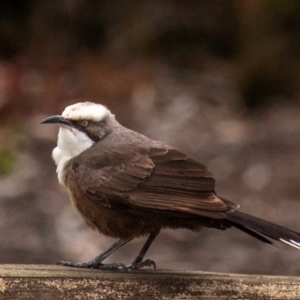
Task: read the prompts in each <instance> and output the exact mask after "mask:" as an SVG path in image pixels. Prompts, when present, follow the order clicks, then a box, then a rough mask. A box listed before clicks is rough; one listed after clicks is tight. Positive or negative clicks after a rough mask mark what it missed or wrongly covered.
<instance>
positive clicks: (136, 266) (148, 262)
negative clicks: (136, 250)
mask: <svg viewBox="0 0 300 300" xmlns="http://www.w3.org/2000/svg"><path fill="white" fill-rule="evenodd" d="M144 267H153V269H154V270H156V263H155V261H153V260H151V259H145V260H143V261H134V262H132V263H131V264H130V265H127V266H126V268H127V269H129V270H138V269H141V268H144Z"/></svg>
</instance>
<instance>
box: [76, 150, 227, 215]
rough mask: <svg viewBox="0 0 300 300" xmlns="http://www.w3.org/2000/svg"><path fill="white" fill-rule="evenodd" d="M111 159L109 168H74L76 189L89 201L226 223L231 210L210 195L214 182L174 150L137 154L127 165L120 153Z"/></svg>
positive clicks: (209, 176)
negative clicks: (82, 192)
mask: <svg viewBox="0 0 300 300" xmlns="http://www.w3.org/2000/svg"><path fill="white" fill-rule="evenodd" d="M111 155H114V161H115V162H117V163H116V164H115V165H113V166H104V165H105V164H104V163H103V162H100V163H99V162H98V161H95V165H93V166H91V164H89V166H86V165H85V164H78V163H77V164H76V168H75V167H74V172H75V174H76V175H75V176H76V178H77V181H78V184H79V185H80V187H81V189H82V190H83V191H84V192H85V193H86V194H88V195H89V196H90V198H92V199H93V200H94V201H98V202H99V203H102V202H103V199H105V204H107V203H110V204H111V206H115V205H114V204H115V203H119V204H121V205H128V206H129V207H130V209H129V211H134V210H135V208H136V209H137V211H138V210H139V209H151V210H152V211H160V212H164V211H165V212H166V214H167V213H168V212H170V211H173V212H174V211H175V212H182V213H189V214H194V215H200V216H205V217H211V218H225V217H226V214H225V212H226V211H227V210H228V209H230V205H229V204H228V203H225V202H224V201H223V200H222V199H220V198H218V197H217V196H216V195H215V193H214V185H215V181H214V178H213V176H212V174H211V173H210V172H209V171H208V170H207V168H206V167H205V166H204V165H202V164H200V163H198V162H196V161H194V160H192V159H189V158H187V157H186V155H185V154H183V153H181V152H179V151H177V150H174V149H169V148H164V147H152V148H150V149H148V150H147V151H146V150H145V148H141V149H140V151H138V150H136V151H135V152H134V153H130V155H127V157H126V159H124V157H125V156H124V153H122V151H115V152H113V150H112V152H111ZM128 158H130V159H128ZM110 160H111V159H110ZM99 166H100V167H99ZM79 179H80V180H79Z"/></svg>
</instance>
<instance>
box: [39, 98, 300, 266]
mask: <svg viewBox="0 0 300 300" xmlns="http://www.w3.org/2000/svg"><path fill="white" fill-rule="evenodd" d="M42 123H56V124H58V125H59V132H58V141H57V147H56V148H54V150H53V153H52V156H53V159H54V161H55V163H56V165H57V175H58V180H59V182H60V183H61V184H62V185H63V186H64V187H65V188H66V189H67V191H68V193H69V195H70V198H71V201H72V203H73V205H74V207H75V209H76V210H77V211H78V212H79V213H80V215H81V216H82V218H83V219H84V220H85V222H86V223H87V224H88V225H89V226H91V227H92V228H95V229H97V230H98V231H99V232H100V233H102V234H104V235H106V236H110V237H115V238H118V239H119V240H118V241H117V242H116V243H115V244H113V245H112V246H111V247H110V248H109V249H108V250H107V251H105V252H103V253H101V254H100V255H99V256H97V257H96V258H94V259H92V260H90V261H88V262H84V263H73V262H59V264H60V265H64V266H73V267H82V268H97V269H118V268H124V269H138V268H142V267H145V266H153V267H154V268H155V263H154V261H152V260H149V259H147V260H143V259H144V256H145V254H146V252H147V250H148V248H149V247H150V245H151V243H152V242H153V240H154V239H155V238H156V237H157V235H158V234H159V232H160V230H161V229H162V228H172V229H177V228H186V229H190V230H193V231H197V230H200V229H201V228H202V227H210V228H216V229H221V230H224V229H227V228H230V227H232V226H233V227H236V228H237V229H240V230H242V231H244V232H245V233H247V234H249V235H251V236H253V237H255V238H257V239H259V240H260V241H262V242H265V243H268V244H272V240H277V241H280V242H283V243H285V244H288V245H290V246H293V247H295V248H297V249H300V234H299V233H297V232H295V231H293V230H290V229H287V228H284V227H282V226H279V225H276V224H273V223H270V222H268V221H265V220H263V219H259V218H256V217H254V216H251V215H248V214H246V213H243V212H240V211H238V205H236V204H234V203H232V202H230V201H228V200H226V199H223V198H221V197H219V196H217V195H216V193H215V190H214V188H215V180H214V178H213V175H212V173H211V172H209V171H208V170H207V168H206V167H205V166H204V165H202V164H201V163H199V162H197V161H195V160H193V159H191V158H188V157H187V155H185V154H184V153H182V152H180V151H178V150H176V149H175V148H173V147H171V146H168V145H166V144H164V143H162V142H158V141H154V140H151V139H149V138H147V137H146V136H144V135H142V134H140V133H137V132H135V131H132V130H130V129H127V128H125V127H123V126H122V125H120V124H119V123H118V122H117V121H116V119H115V116H114V115H113V114H112V113H111V112H110V111H109V110H108V109H107V108H106V107H105V106H103V105H101V104H96V103H91V102H80V103H76V104H74V105H70V106H68V107H66V108H65V110H64V111H63V113H62V115H57V116H51V117H48V118H46V119H45V120H44V121H43V122H42ZM143 235H148V236H149V237H148V239H147V241H146V243H145V244H144V246H143V247H142V249H141V251H140V253H139V254H138V256H137V257H136V258H135V259H134V260H133V262H132V263H131V264H130V265H128V266H125V265H123V264H103V263H102V262H103V260H104V259H106V258H107V257H108V256H109V255H110V254H111V253H113V252H114V251H116V250H117V249H119V248H120V247H121V246H123V245H124V244H126V243H128V242H130V241H131V240H132V239H133V238H136V237H140V236H143Z"/></svg>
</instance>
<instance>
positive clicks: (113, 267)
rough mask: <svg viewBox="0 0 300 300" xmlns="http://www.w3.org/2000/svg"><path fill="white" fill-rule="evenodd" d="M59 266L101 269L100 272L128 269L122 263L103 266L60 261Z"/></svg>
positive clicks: (89, 262)
mask: <svg viewBox="0 0 300 300" xmlns="http://www.w3.org/2000/svg"><path fill="white" fill-rule="evenodd" d="M57 265H60V266H65V267H74V268H90V269H99V270H124V271H127V267H126V266H125V265H124V264H121V263H112V264H102V263H97V262H92V261H88V262H83V263H79V262H76V263H74V262H69V261H59V262H58V263H57Z"/></svg>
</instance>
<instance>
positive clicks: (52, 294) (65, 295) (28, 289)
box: [0, 265, 300, 300]
mask: <svg viewBox="0 0 300 300" xmlns="http://www.w3.org/2000/svg"><path fill="white" fill-rule="evenodd" d="M0 299H1V300H2V299H3V300H6V299H10V300H16V299H41V300H43V299H49V300H50V299H51V300H53V299H64V300H69V299H70V300H71V299H72V300H81V299H113V300H115V299H255V300H259V299H289V300H291V299H300V277H283V276H261V275H239V274H235V275H234V274H219V273H206V272H177V271H161V270H158V271H150V270H149V271H148V270H141V271H128V272H112V271H98V270H86V269H73V268H66V267H61V266H52V265H0Z"/></svg>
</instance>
